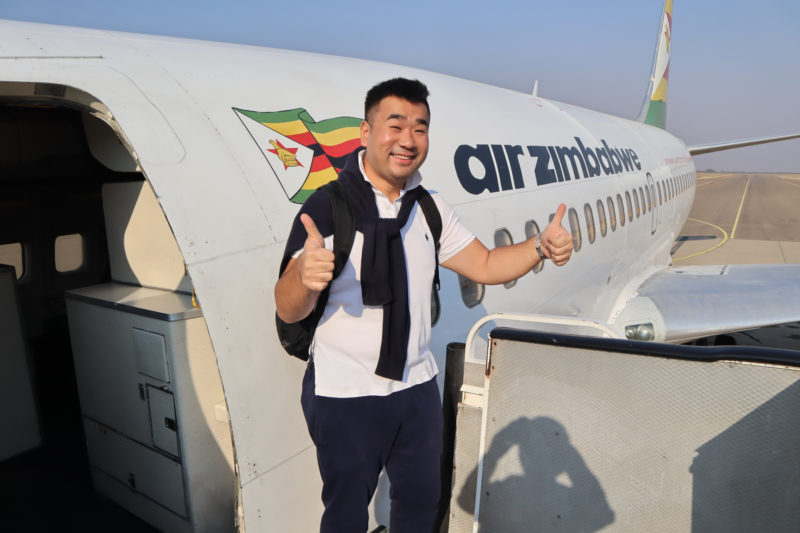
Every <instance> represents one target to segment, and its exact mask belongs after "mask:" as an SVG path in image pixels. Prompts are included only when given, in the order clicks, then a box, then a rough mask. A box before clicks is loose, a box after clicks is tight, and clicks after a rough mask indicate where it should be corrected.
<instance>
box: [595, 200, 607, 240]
mask: <svg viewBox="0 0 800 533" xmlns="http://www.w3.org/2000/svg"><path fill="white" fill-rule="evenodd" d="M597 222H598V223H599V224H600V235H602V236H603V237H605V236H606V233H608V224H606V209H605V207H604V206H603V200H597Z"/></svg>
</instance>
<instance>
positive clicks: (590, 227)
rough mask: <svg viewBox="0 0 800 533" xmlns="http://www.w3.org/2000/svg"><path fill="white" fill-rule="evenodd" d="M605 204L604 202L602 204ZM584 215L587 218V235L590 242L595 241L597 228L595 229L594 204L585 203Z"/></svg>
mask: <svg viewBox="0 0 800 533" xmlns="http://www.w3.org/2000/svg"><path fill="white" fill-rule="evenodd" d="M600 205H601V206H602V205H603V204H602V203H601V204H600ZM583 215H584V217H585V218H586V237H587V238H588V239H589V244H592V243H593V242H594V238H595V229H594V215H593V214H592V206H590V205H589V204H584V206H583Z"/></svg>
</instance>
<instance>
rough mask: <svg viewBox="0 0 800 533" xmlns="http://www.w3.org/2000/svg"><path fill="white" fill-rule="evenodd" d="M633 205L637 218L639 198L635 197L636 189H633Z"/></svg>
mask: <svg viewBox="0 0 800 533" xmlns="http://www.w3.org/2000/svg"><path fill="white" fill-rule="evenodd" d="M633 205H634V206H635V207H636V218H639V197H638V196H636V189H633Z"/></svg>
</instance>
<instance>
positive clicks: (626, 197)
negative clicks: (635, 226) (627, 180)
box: [625, 191, 633, 222]
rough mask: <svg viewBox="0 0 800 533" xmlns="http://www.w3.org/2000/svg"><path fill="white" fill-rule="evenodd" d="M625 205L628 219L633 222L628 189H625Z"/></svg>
mask: <svg viewBox="0 0 800 533" xmlns="http://www.w3.org/2000/svg"><path fill="white" fill-rule="evenodd" d="M625 205H626V206H627V207H628V221H629V222H633V204H632V203H631V193H630V191H625Z"/></svg>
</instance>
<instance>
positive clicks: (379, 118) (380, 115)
mask: <svg viewBox="0 0 800 533" xmlns="http://www.w3.org/2000/svg"><path fill="white" fill-rule="evenodd" d="M367 119H368V120H369V122H367V121H364V122H362V123H361V146H364V147H366V149H367V151H366V156H364V170H365V171H366V173H367V176H368V177H369V178H371V179H373V180H382V181H384V182H388V184H390V185H391V186H392V187H396V188H398V189H402V188H403V186H404V185H405V183H406V181H408V179H409V178H410V177H411V176H412V175H413V174H414V172H415V171H416V170H417V169H418V168H419V167H420V165H422V163H423V162H424V161H425V157H426V156H427V155H428V123H429V122H430V115H429V114H428V108H427V107H426V106H425V104H422V103H418V104H413V103H411V102H409V101H408V100H404V99H402V98H398V97H396V96H387V97H386V98H384V99H383V100H381V101H380V103H379V104H378V105H377V106H375V107H374V108H373V109H372V110H371V111H370V113H369V116H368V117H367ZM375 185H376V186H378V187H379V188H380V186H379V184H377V183H376V184H375Z"/></svg>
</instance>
